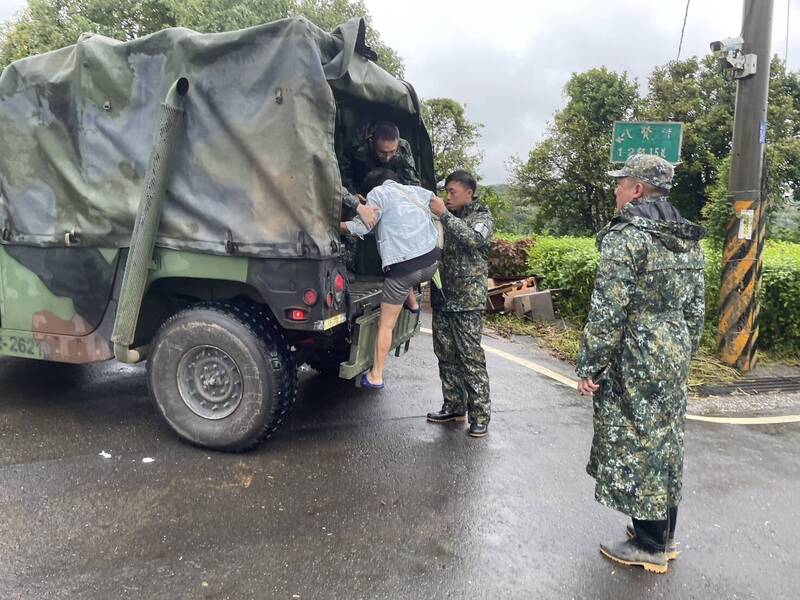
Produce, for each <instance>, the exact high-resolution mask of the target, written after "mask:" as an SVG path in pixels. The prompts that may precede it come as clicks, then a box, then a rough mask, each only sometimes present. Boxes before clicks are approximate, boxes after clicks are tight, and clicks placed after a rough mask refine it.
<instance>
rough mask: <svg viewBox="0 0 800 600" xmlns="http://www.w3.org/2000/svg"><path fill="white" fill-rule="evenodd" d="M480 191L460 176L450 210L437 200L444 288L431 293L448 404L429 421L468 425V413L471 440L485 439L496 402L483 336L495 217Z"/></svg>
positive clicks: (450, 184)
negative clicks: (492, 402)
mask: <svg viewBox="0 0 800 600" xmlns="http://www.w3.org/2000/svg"><path fill="white" fill-rule="evenodd" d="M476 187H477V185H476V183H475V179H474V178H473V177H472V176H471V175H470V174H469V173H467V172H466V171H455V172H453V173H451V174H450V175H449V176H448V177H447V179H446V180H445V188H446V189H447V206H446V207H445V203H444V202H443V201H442V199H441V198H439V197H436V198H434V199H433V200H432V201H431V207H430V208H431V212H433V213H434V214H435V215H438V216H440V218H441V222H442V226H443V228H444V248H443V250H442V256H441V258H440V260H439V272H440V274H441V281H442V287H441V289H440V290H439V289H437V288H436V287H435V286H433V287H432V289H431V305H432V306H433V351H434V352H435V353H436V358H438V359H439V377H440V378H441V380H442V395H443V396H444V404H443V405H442V409H441V410H440V411H439V412H434V413H428V421H431V422H433V423H446V422H449V421H460V422H463V421H465V420H466V417H467V413H468V414H469V422H470V427H469V435H471V436H473V437H483V436H485V435H486V434H487V432H488V427H489V418H490V401H489V375H488V373H487V372H486V357H485V356H484V353H483V348H481V331H482V329H483V319H482V315H483V309H484V307H485V305H486V289H487V277H488V272H489V263H488V253H489V240H490V239H491V237H492V215H491V213H490V212H489V209H488V208H487V207H486V206H484V205H483V204H480V203H478V201H477V198H475V196H474V194H475V189H476ZM448 209H449V212H448Z"/></svg>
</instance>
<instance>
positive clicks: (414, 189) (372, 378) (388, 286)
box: [340, 169, 440, 389]
mask: <svg viewBox="0 0 800 600" xmlns="http://www.w3.org/2000/svg"><path fill="white" fill-rule="evenodd" d="M396 179H397V175H396V174H395V173H394V172H393V171H390V170H389V169H375V170H374V171H371V172H370V173H369V174H368V175H367V177H366V178H365V179H364V184H363V186H362V187H363V188H364V191H366V192H368V193H367V206H368V207H370V208H372V209H374V211H375V215H376V225H375V226H374V227H369V226H367V225H366V224H365V223H364V222H363V221H362V220H361V219H360V218H359V217H356V218H355V219H353V220H352V221H346V222H344V223H341V225H340V228H341V231H342V233H345V234H350V235H357V236H358V237H363V236H364V235H365V234H367V233H369V232H370V231H371V230H372V229H373V228H376V230H375V236H376V238H377V241H378V252H379V253H380V255H381V263H382V266H383V272H384V276H385V278H384V280H383V296H382V299H381V316H380V321H379V324H378V337H377V339H376V340H375V350H374V355H373V362H372V369H371V370H370V371H369V372H367V373H364V374H363V375H362V376H361V385H362V387H365V388H369V389H381V388H383V368H384V366H385V364H386V356H387V354H388V353H389V346H390V345H391V343H392V331H393V330H394V326H395V324H396V323H397V318H398V317H399V316H400V311H401V310H403V306H405V307H406V308H407V309H408V310H410V311H411V312H413V313H418V312H419V305H418V304H417V299H416V296H415V295H414V293H413V289H414V287H415V286H417V285H419V284H420V283H421V282H423V281H428V280H429V279H430V278H431V277H433V274H434V273H435V272H436V269H437V268H438V260H439V254H440V249H439V247H438V246H437V238H438V231H437V229H436V226H435V225H434V224H433V220H432V215H431V212H430V209H429V208H428V205H429V204H430V201H431V199H432V198H433V197H434V195H433V193H432V192H431V191H430V190H426V189H424V188H421V187H418V186H415V185H401V184H399V183H397V181H396Z"/></svg>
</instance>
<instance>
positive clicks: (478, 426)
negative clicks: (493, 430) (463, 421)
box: [469, 423, 489, 437]
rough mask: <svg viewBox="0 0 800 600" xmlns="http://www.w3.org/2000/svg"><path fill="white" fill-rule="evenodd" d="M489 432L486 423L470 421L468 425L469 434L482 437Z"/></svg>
mask: <svg viewBox="0 0 800 600" xmlns="http://www.w3.org/2000/svg"><path fill="white" fill-rule="evenodd" d="M487 433H489V425H488V423H472V424H471V425H470V426H469V434H470V435H471V436H472V437H484V436H485V435H486V434H487Z"/></svg>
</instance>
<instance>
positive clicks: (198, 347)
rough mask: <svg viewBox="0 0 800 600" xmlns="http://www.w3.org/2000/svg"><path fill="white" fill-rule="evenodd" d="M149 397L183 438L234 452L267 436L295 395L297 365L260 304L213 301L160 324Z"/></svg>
mask: <svg viewBox="0 0 800 600" xmlns="http://www.w3.org/2000/svg"><path fill="white" fill-rule="evenodd" d="M147 383H148V387H149V389H150V397H151V398H152V400H153V403H154V404H155V406H156V408H157V409H158V411H159V413H161V416H163V417H164V419H165V420H166V422H167V423H168V424H169V426H170V427H171V428H172V429H173V430H174V431H175V433H177V434H178V436H180V437H181V438H182V439H184V440H186V441H188V442H190V443H192V444H196V445H198V446H203V447H205V448H213V449H215V450H223V451H228V452H239V451H243V450H247V449H248V448H251V447H253V446H254V445H256V444H258V443H259V442H261V441H262V440H264V439H266V438H268V437H269V436H270V435H271V434H272V433H273V432H274V431H276V430H277V429H278V427H280V425H281V424H282V423H283V421H284V419H285V418H286V415H287V414H288V412H289V409H290V408H291V406H292V404H293V403H294V400H295V398H296V396H297V369H296V366H295V364H294V362H293V360H292V358H291V354H290V352H289V348H288V347H287V344H286V342H285V340H284V337H283V335H282V333H281V331H280V329H278V327H277V326H276V325H275V324H274V323H272V322H271V321H269V320H268V319H267V318H266V317H265V314H264V313H263V312H261V311H259V309H258V308H256V307H254V306H249V305H243V304H234V303H212V304H203V305H200V306H195V307H192V308H189V309H186V310H183V311H181V312H179V313H177V314H175V315H173V316H172V317H170V318H169V319H168V320H167V321H166V322H165V323H164V324H163V325H162V326H161V328H160V329H159V330H158V332H157V334H156V336H155V339H154V340H153V345H152V347H151V353H150V356H149V358H148V361H147Z"/></svg>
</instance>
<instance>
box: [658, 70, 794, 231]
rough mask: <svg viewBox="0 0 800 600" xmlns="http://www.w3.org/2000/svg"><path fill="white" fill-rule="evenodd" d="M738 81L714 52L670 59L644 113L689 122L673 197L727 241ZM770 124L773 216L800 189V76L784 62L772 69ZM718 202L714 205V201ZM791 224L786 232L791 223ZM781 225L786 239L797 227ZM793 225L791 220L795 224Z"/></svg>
mask: <svg viewBox="0 0 800 600" xmlns="http://www.w3.org/2000/svg"><path fill="white" fill-rule="evenodd" d="M735 103H736V84H735V83H734V82H733V81H731V80H727V79H725V78H724V77H723V76H722V73H721V71H720V69H719V66H718V64H717V62H716V59H715V57H714V56H713V55H709V56H706V57H705V58H704V59H702V60H698V59H697V58H690V59H688V60H684V61H678V62H674V61H673V62H670V63H668V64H667V65H665V66H663V67H659V68H657V69H655V70H654V72H653V74H652V75H651V77H650V88H649V94H648V96H647V98H646V99H645V101H644V105H645V106H644V109H643V118H645V119H653V120H664V121H682V122H683V123H684V133H683V148H682V151H681V161H682V162H681V165H680V166H679V167H678V168H677V169H676V171H675V183H674V186H673V189H672V191H671V193H670V201H671V202H672V203H673V204H675V206H676V207H677V208H678V209H679V210H680V211H681V214H683V215H684V216H685V217H686V218H688V219H691V220H697V219H698V218H701V217H702V218H701V220H702V222H703V224H704V225H706V227H707V228H708V229H709V234H710V236H711V237H712V239H714V238H715V237H716V236H719V235H721V236H722V238H721V239H722V240H724V231H725V223H726V221H727V219H728V217H729V216H730V215H731V208H730V206H729V205H730V202H729V201H728V199H727V186H728V176H729V173H730V164H729V162H726V161H725V159H726V157H728V156H729V155H730V151H731V144H732V136H733V113H734V107H735ZM767 122H768V124H769V126H768V129H767V148H766V159H767V167H766V171H767V193H768V197H769V210H770V219H771V221H776V220H780V217H781V215H782V214H783V213H784V209H785V208H786V205H787V201H788V200H789V199H793V198H797V197H798V194H800V76H799V75H798V74H797V73H791V72H787V71H786V68H785V66H784V64H783V62H782V61H781V60H779V59H778V58H777V57H774V58H773V59H772V64H771V67H770V94H769V111H768V115H767ZM709 203H711V204H714V206H708V204H709ZM783 229H786V228H785V227H784V228H783ZM783 229H776V231H775V233H778V234H780V235H781V237H786V236H787V235H789V233H790V231H788V230H786V231H783ZM789 229H791V224H789Z"/></svg>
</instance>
